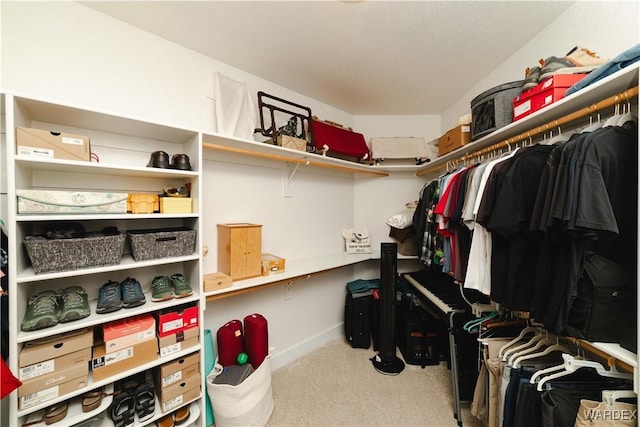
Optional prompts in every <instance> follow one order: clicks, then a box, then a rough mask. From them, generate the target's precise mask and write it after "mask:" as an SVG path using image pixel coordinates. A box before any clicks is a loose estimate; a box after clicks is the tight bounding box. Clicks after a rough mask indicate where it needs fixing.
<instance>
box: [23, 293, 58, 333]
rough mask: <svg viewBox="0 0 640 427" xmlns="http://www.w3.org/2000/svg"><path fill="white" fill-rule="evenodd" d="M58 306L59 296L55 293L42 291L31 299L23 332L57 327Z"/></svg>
mask: <svg viewBox="0 0 640 427" xmlns="http://www.w3.org/2000/svg"><path fill="white" fill-rule="evenodd" d="M58 304H59V302H58V294H57V293H56V292H54V291H42V292H39V293H37V294H35V295H34V296H32V297H31V298H29V301H28V302H27V312H26V313H25V314H24V318H23V319H22V330H23V331H35V330H38V329H44V328H48V327H51V326H55V325H57V324H58V322H59V320H58Z"/></svg>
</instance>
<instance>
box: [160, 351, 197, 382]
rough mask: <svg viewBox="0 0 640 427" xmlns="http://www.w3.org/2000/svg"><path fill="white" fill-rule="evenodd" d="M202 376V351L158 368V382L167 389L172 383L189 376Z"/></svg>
mask: <svg viewBox="0 0 640 427" xmlns="http://www.w3.org/2000/svg"><path fill="white" fill-rule="evenodd" d="M193 375H197V376H200V352H199V351H198V352H196V353H192V354H190V355H188V356H184V357H181V358H180V359H177V360H174V361H172V362H169V363H165V364H164V365H161V366H159V367H158V368H157V375H156V384H157V386H158V388H159V389H166V388H168V387H169V386H171V385H172V384H175V383H177V382H178V381H182V380H184V379H186V378H189V377H191V376H193Z"/></svg>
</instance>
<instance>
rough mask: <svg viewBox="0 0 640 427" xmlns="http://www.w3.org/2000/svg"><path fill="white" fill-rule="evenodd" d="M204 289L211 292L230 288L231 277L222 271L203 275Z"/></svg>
mask: <svg viewBox="0 0 640 427" xmlns="http://www.w3.org/2000/svg"><path fill="white" fill-rule="evenodd" d="M203 279H204V291H205V292H211V291H217V290H218V289H224V288H230V287H231V285H232V284H233V279H231V276H228V275H226V274H224V273H220V272H216V273H211V274H205V275H204V278H203Z"/></svg>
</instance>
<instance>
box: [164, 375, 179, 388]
mask: <svg viewBox="0 0 640 427" xmlns="http://www.w3.org/2000/svg"><path fill="white" fill-rule="evenodd" d="M181 379H182V371H178V372H174V373H173V374H171V375H167V376H166V377H164V378H163V379H162V387H166V386H168V385H169V384H173V383H175V382H176V381H180V380H181Z"/></svg>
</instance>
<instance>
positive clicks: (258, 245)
mask: <svg viewBox="0 0 640 427" xmlns="http://www.w3.org/2000/svg"><path fill="white" fill-rule="evenodd" d="M218 271H220V272H221V273H224V274H227V275H229V276H231V278H232V279H233V280H238V279H247V278H249V277H256V276H260V275H261V274H262V225H258V224H248V223H233V224H218Z"/></svg>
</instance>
